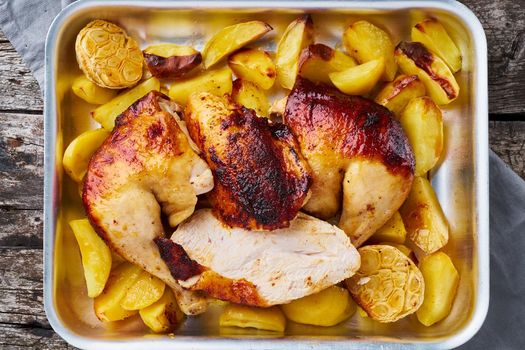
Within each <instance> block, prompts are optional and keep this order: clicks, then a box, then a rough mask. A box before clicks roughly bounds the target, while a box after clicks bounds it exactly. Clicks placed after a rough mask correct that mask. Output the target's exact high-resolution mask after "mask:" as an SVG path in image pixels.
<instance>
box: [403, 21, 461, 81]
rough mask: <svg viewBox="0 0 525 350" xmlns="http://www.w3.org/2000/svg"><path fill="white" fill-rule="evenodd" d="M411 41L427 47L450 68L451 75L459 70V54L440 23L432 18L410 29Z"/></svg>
mask: <svg viewBox="0 0 525 350" xmlns="http://www.w3.org/2000/svg"><path fill="white" fill-rule="evenodd" d="M412 41H417V42H420V43H422V44H423V45H425V46H426V47H428V49H429V50H430V51H432V52H433V53H435V54H436V55H438V56H439V57H440V58H441V59H442V60H443V61H445V63H446V64H447V65H448V66H449V67H450V70H451V71H452V73H456V72H457V71H459V70H460V69H461V52H460V51H459V49H458V47H457V46H456V44H454V42H453V41H452V39H451V38H450V36H449V35H448V33H447V31H446V30H445V28H443V26H442V25H441V23H439V22H438V21H437V20H436V19H434V18H429V19H425V20H424V21H421V22H419V23H418V24H416V25H415V26H414V27H413V28H412Z"/></svg>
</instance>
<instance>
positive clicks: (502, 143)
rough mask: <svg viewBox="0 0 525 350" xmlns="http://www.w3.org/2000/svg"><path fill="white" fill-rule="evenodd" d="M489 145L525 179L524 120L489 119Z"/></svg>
mask: <svg viewBox="0 0 525 350" xmlns="http://www.w3.org/2000/svg"><path fill="white" fill-rule="evenodd" d="M490 147H491V148H492V150H493V151H494V152H496V153H497V154H498V155H499V156H500V157H501V158H502V159H503V160H504V161H505V163H507V164H508V165H510V167H511V168H512V169H513V170H514V171H515V172H516V173H518V175H520V176H521V177H522V178H523V179H525V121H505V122H503V121H491V122H490Z"/></svg>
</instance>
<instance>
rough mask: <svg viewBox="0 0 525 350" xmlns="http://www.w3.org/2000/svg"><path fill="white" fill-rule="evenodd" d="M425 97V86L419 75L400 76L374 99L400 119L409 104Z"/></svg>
mask: <svg viewBox="0 0 525 350" xmlns="http://www.w3.org/2000/svg"><path fill="white" fill-rule="evenodd" d="M420 96H425V85H423V83H422V82H421V80H419V78H418V76H417V75H400V76H398V77H397V78H395V79H394V81H392V82H390V83H388V84H386V85H385V86H384V87H383V89H381V91H380V92H379V93H378V94H377V96H376V97H375V98H374V101H375V102H377V103H379V104H380V105H383V106H385V107H386V108H388V109H389V110H390V111H391V112H392V113H394V115H395V116H396V117H397V118H399V116H401V113H402V112H403V109H405V106H406V105H407V104H408V102H409V101H410V100H411V99H413V98H415V97H420Z"/></svg>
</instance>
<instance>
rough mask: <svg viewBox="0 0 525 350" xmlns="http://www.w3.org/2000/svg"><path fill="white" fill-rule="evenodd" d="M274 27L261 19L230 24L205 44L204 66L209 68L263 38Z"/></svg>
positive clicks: (203, 52)
mask: <svg viewBox="0 0 525 350" xmlns="http://www.w3.org/2000/svg"><path fill="white" fill-rule="evenodd" d="M272 29H273V28H272V27H271V26H270V25H269V24H268V23H264V22H261V21H251V22H244V23H239V24H234V25H232V26H228V27H226V28H224V29H222V30H220V31H218V32H217V33H215V35H214V36H213V37H211V39H210V40H208V42H207V43H206V45H205V46H204V50H203V51H202V56H203V57H204V68H206V69H208V68H210V67H211V66H213V65H214V64H215V63H217V62H219V61H220V60H221V59H222V58H223V57H225V56H227V55H229V54H231V53H232V52H234V51H236V50H238V49H240V48H241V47H243V46H245V45H247V44H249V43H251V42H253V41H255V40H257V39H259V38H261V37H262V36H263V35H264V34H266V33H268V32H269V31H270V30H272Z"/></svg>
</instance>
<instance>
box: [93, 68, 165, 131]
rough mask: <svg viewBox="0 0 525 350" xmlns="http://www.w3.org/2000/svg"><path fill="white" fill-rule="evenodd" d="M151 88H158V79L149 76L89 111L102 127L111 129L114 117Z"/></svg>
mask: <svg viewBox="0 0 525 350" xmlns="http://www.w3.org/2000/svg"><path fill="white" fill-rule="evenodd" d="M153 90H156V91H159V90H160V81H159V80H158V79H157V78H149V79H148V80H145V81H143V82H142V83H140V84H139V85H137V86H135V87H134V88H131V89H129V90H127V91H125V92H123V93H121V94H120V95H118V96H117V97H115V98H114V99H112V100H111V101H109V102H108V103H105V104H103V105H102V106H99V107H98V108H97V109H95V110H94V111H93V112H91V116H92V117H93V119H95V120H96V121H97V122H99V123H100V125H102V127H103V128H104V129H106V130H109V131H111V130H113V127H114V126H115V119H116V118H117V117H118V116H119V115H120V114H121V113H122V112H124V111H125V110H126V109H127V108H128V107H129V106H131V105H132V104H133V103H134V102H135V101H136V100H138V99H139V98H141V97H142V96H144V95H146V94H147V93H148V92H150V91H153Z"/></svg>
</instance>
